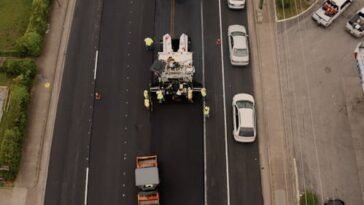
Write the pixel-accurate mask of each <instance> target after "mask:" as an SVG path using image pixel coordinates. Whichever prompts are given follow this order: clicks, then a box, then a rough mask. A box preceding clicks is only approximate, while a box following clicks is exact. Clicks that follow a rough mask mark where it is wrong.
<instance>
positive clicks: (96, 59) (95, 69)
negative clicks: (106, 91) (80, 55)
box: [94, 50, 99, 80]
mask: <svg viewBox="0 0 364 205" xmlns="http://www.w3.org/2000/svg"><path fill="white" fill-rule="evenodd" d="M98 60H99V50H97V51H96V55H95V67H94V80H96V72H97V62H98Z"/></svg>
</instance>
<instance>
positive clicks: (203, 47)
mask: <svg viewBox="0 0 364 205" xmlns="http://www.w3.org/2000/svg"><path fill="white" fill-rule="evenodd" d="M200 6H201V42H202V43H201V46H202V56H201V58H202V87H204V88H205V87H206V86H205V43H204V42H205V39H204V27H203V2H202V1H201V4H200ZM205 105H206V101H205V100H204V101H203V107H205ZM206 149H207V145H206V117H205V116H204V118H203V150H204V159H203V160H204V163H203V169H204V187H205V189H204V198H205V200H204V201H205V205H207V151H206Z"/></svg>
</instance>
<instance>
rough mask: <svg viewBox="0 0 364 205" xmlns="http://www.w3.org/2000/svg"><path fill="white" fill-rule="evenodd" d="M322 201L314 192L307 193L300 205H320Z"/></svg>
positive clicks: (301, 199)
mask: <svg viewBox="0 0 364 205" xmlns="http://www.w3.org/2000/svg"><path fill="white" fill-rule="evenodd" d="M319 204H320V201H319V199H318V197H317V195H316V194H315V193H313V192H305V193H303V195H302V196H301V197H300V205H319Z"/></svg>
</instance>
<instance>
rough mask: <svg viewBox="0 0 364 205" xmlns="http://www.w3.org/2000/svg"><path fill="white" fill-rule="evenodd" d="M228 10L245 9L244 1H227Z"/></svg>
mask: <svg viewBox="0 0 364 205" xmlns="http://www.w3.org/2000/svg"><path fill="white" fill-rule="evenodd" d="M227 3H228V7H229V8H230V9H243V8H244V7H245V0H227Z"/></svg>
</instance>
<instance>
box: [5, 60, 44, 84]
mask: <svg viewBox="0 0 364 205" xmlns="http://www.w3.org/2000/svg"><path fill="white" fill-rule="evenodd" d="M1 71H2V72H4V73H6V74H7V75H8V76H10V77H15V76H17V77H16V78H15V82H17V83H20V84H22V85H24V86H26V87H28V88H30V86H31V85H32V82H33V79H34V77H35V75H36V72H37V65H36V64H35V61H34V60H33V59H7V60H5V62H4V64H3V66H2V67H1Z"/></svg>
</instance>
